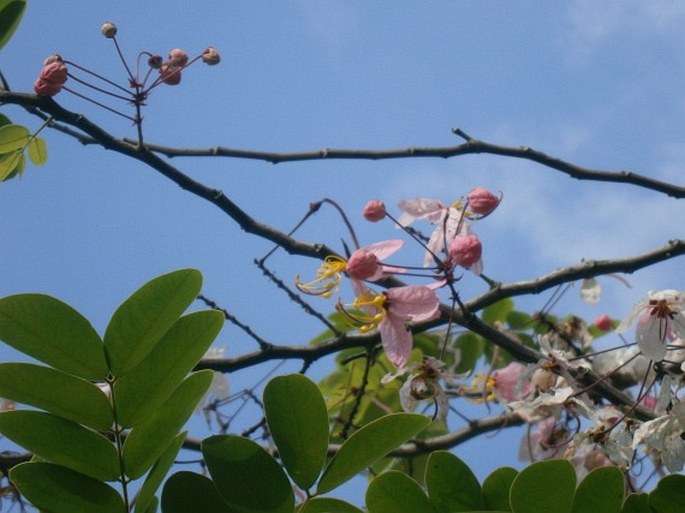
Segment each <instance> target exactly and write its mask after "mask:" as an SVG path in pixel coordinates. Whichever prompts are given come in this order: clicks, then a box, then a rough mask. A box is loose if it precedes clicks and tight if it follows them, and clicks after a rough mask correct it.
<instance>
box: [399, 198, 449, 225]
mask: <svg viewBox="0 0 685 513" xmlns="http://www.w3.org/2000/svg"><path fill="white" fill-rule="evenodd" d="M397 206H398V207H399V209H400V210H401V211H402V212H404V214H402V216H401V217H400V224H401V225H402V226H407V225H408V224H409V223H411V222H412V221H414V220H415V219H427V220H428V221H430V222H431V223H437V222H438V221H440V220H441V219H442V215H443V212H442V211H443V210H444V209H445V208H447V207H445V205H443V204H442V202H441V201H440V200H435V199H430V198H414V199H410V200H400V201H399V203H397Z"/></svg>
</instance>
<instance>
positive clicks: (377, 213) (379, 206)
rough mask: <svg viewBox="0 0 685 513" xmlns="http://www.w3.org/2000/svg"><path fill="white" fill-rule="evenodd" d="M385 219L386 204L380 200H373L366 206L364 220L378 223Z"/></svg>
mask: <svg viewBox="0 0 685 513" xmlns="http://www.w3.org/2000/svg"><path fill="white" fill-rule="evenodd" d="M384 218H385V203H383V202H382V201H380V200H371V201H369V202H368V203H367V204H366V205H364V219H366V220H367V221H370V222H372V223H377V222H378V221H380V220H381V219H384Z"/></svg>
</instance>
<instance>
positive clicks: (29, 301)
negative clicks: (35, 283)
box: [0, 294, 109, 380]
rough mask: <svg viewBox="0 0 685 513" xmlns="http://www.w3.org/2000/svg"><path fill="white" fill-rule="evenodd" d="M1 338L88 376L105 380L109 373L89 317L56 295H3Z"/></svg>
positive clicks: (56, 365) (61, 367)
mask: <svg viewBox="0 0 685 513" xmlns="http://www.w3.org/2000/svg"><path fill="white" fill-rule="evenodd" d="M0 340H3V341H4V342H5V343H6V344H8V345H10V346H12V347H14V348H15V349H17V350H19V351H21V352H22V353H25V354H27V355H29V356H32V357H33V358H36V359H37V360H40V361H41V362H43V363H47V364H48V365H50V366H52V367H54V368H56V369H59V370H61V371H64V372H66V373H68V374H74V375H76V376H79V377H81V378H84V379H92V380H103V379H105V378H106V377H107V374H108V373H109V369H108V368H107V363H106V361H105V354H104V351H103V346H102V341H101V340H100V337H99V336H98V334H97V333H96V331H95V330H94V329H93V327H92V326H91V325H90V323H89V322H88V320H87V319H86V318H85V317H83V316H82V315H81V314H80V313H78V312H77V311H76V310H74V309H73V308H72V307H70V306H69V305H67V304H65V303H62V302H61V301H60V300H58V299H55V298H54V297H50V296H46V295H43V294H17V295H15V296H9V297H6V298H3V299H0Z"/></svg>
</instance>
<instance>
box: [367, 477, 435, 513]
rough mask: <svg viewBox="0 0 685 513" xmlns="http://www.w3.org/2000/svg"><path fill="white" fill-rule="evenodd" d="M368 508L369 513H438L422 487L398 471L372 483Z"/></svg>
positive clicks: (368, 496) (368, 497)
mask: <svg viewBox="0 0 685 513" xmlns="http://www.w3.org/2000/svg"><path fill="white" fill-rule="evenodd" d="M366 508H367V509H368V510H369V513H436V509H435V508H434V507H433V505H432V504H431V501H429V500H428V497H426V494H425V493H423V490H422V489H421V486H419V484H418V483H417V482H416V481H414V480H413V479H411V478H410V477H408V476H407V475H406V474H403V473H402V472H398V471H397V470H390V471H388V472H385V473H383V474H381V475H380V476H378V477H376V478H374V480H373V481H371V484H369V488H368V489H367V490H366ZM444 511H448V510H444Z"/></svg>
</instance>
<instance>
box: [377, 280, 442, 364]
mask: <svg viewBox="0 0 685 513" xmlns="http://www.w3.org/2000/svg"><path fill="white" fill-rule="evenodd" d="M386 297H387V311H386V316H385V318H384V319H383V321H382V322H381V323H380V325H379V326H378V327H379V329H380V332H381V342H382V344H383V350H384V351H385V354H386V355H387V356H388V359H389V360H390V361H391V362H392V364H393V365H394V366H395V367H404V365H405V364H406V363H407V360H408V359H409V354H410V353H411V348H412V333H411V331H410V330H409V328H407V322H410V321H411V322H425V321H430V320H433V319H435V318H436V317H438V316H439V315H440V312H439V307H440V300H439V299H438V296H437V295H436V294H435V291H434V290H432V289H430V288H428V287H426V286H423V285H408V286H406V287H396V288H394V289H390V290H388V292H387V293H386Z"/></svg>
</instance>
